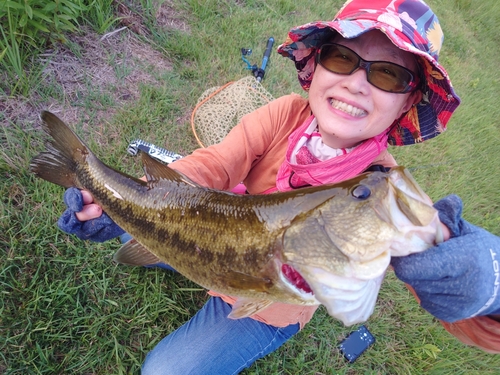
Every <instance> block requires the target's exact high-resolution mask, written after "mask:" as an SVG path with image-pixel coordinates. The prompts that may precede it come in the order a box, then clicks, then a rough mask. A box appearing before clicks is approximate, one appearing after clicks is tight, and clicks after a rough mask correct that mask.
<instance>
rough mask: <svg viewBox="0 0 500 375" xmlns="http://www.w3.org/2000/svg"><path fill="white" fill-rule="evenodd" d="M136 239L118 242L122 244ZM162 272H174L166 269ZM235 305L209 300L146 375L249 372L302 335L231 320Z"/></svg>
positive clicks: (166, 342) (145, 368)
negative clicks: (292, 338) (266, 356)
mask: <svg viewBox="0 0 500 375" xmlns="http://www.w3.org/2000/svg"><path fill="white" fill-rule="evenodd" d="M131 238H132V237H131V236H130V234H128V233H124V234H122V235H121V236H120V240H121V242H122V243H125V242H127V241H129V240H130V239H131ZM146 267H160V268H163V269H165V270H171V271H175V269H173V268H172V267H170V266H169V265H168V264H164V263H158V264H154V265H150V266H146ZM231 309H232V307H231V305H229V304H227V303H226V302H224V301H223V300H222V299H221V298H219V297H211V298H210V299H209V300H208V301H207V303H206V304H205V306H203V308H202V309H201V310H200V311H198V312H197V313H196V314H195V316H193V317H192V318H191V319H190V320H189V321H188V322H187V323H185V324H184V325H182V326H181V327H180V328H178V329H176V330H175V331H174V332H172V333H171V334H169V335H168V336H167V337H165V338H164V339H163V340H161V341H160V342H159V343H158V344H157V345H156V346H155V347H154V348H153V350H152V351H151V352H149V353H148V355H147V356H146V360H145V361H144V364H143V365H142V371H141V373H142V375H169V374H175V375H198V374H200V375H212V374H214V375H215V374H216V375H225V374H237V373H239V372H240V371H241V370H243V369H244V368H247V367H250V366H251V365H252V363H254V362H255V361H256V360H258V359H259V358H262V357H264V356H265V355H266V354H269V353H271V352H273V351H275V350H276V349H278V348H279V347H280V346H281V345H283V344H284V343H285V342H286V341H287V340H288V339H289V338H290V337H292V336H293V335H294V334H296V333H297V332H298V331H299V328H300V327H299V324H298V323H297V324H292V325H289V326H287V327H284V328H279V327H274V326H271V325H268V324H264V323H261V322H258V321H257V320H254V319H250V318H243V319H237V320H233V319H229V318H228V317H227V316H228V315H229V313H230V312H231Z"/></svg>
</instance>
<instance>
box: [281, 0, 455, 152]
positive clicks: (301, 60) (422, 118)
mask: <svg viewBox="0 0 500 375" xmlns="http://www.w3.org/2000/svg"><path fill="white" fill-rule="evenodd" d="M370 30H380V31H382V32H383V33H384V34H385V35H386V36H387V37H388V38H389V39H390V40H391V41H392V42H393V43H394V44H395V45H396V46H397V47H399V48H400V49H402V50H404V51H408V52H411V53H413V54H415V55H417V56H419V57H420V58H419V59H417V60H418V62H419V64H420V71H421V76H422V77H423V78H425V82H424V85H423V86H422V85H421V90H422V91H423V98H422V100H421V102H420V103H418V104H417V105H416V106H413V107H412V108H411V109H410V110H409V111H408V112H407V113H406V115H405V116H404V117H403V118H401V119H400V120H399V121H398V123H397V124H395V126H393V127H391V131H390V133H389V143H390V144H392V145H395V146H404V145H410V144H415V143H420V142H423V141H425V140H427V139H430V138H433V137H435V136H437V135H439V134H441V133H442V132H443V131H444V130H445V129H446V124H447V122H448V120H449V119H450V117H451V115H452V113H453V111H455V109H456V108H457V107H458V105H459V104H460V98H459V97H458V95H457V94H456V93H455V91H454V90H453V86H452V84H451V81H450V79H449V77H448V73H446V70H445V69H444V68H443V67H442V66H441V65H440V64H439V63H438V57H439V51H440V49H441V46H442V43H443V40H444V36H443V32H442V30H441V26H440V25H439V20H438V18H437V17H436V15H435V14H434V13H433V11H432V10H431V9H430V8H429V6H428V5H427V4H426V3H424V2H423V1H421V0H392V1H390V0H349V1H347V2H346V3H345V4H344V5H343V7H342V8H341V9H340V11H339V12H338V13H337V15H336V16H335V18H334V19H333V21H316V22H311V23H308V24H305V25H302V26H299V27H295V28H293V29H291V30H290V32H289V33H288V38H287V40H286V41H285V42H284V43H283V44H282V45H280V46H279V47H278V53H280V54H281V55H283V56H285V57H288V58H290V59H291V60H293V61H294V62H295V67H296V68H297V72H298V78H299V82H300V84H301V85H302V88H303V89H304V90H306V91H307V90H309V87H310V85H311V80H312V77H313V74H314V69H315V55H316V51H317V50H318V49H319V48H320V47H321V45H322V44H323V43H325V42H328V41H329V40H331V38H332V36H333V35H335V32H338V33H339V34H340V35H341V36H342V37H344V38H346V39H351V38H356V37H358V36H360V35H361V34H363V33H366V32H367V31H370Z"/></svg>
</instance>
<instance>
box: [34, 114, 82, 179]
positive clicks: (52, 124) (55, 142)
mask: <svg viewBox="0 0 500 375" xmlns="http://www.w3.org/2000/svg"><path fill="white" fill-rule="evenodd" d="M40 118H41V119H42V121H43V125H42V127H43V130H44V131H45V132H46V133H47V134H48V135H49V136H50V137H51V139H50V140H49V141H48V142H47V144H46V150H45V151H44V152H42V153H40V154H38V155H37V156H35V157H34V158H33V159H32V160H31V163H30V170H31V171H32V172H33V173H34V174H35V175H37V176H38V177H40V178H43V179H44V180H46V181H49V182H52V183H54V184H57V185H61V186H64V187H72V186H74V187H78V188H81V186H79V185H80V184H79V183H78V179H77V176H76V170H77V168H78V165H79V164H82V163H85V160H86V158H87V156H88V155H89V154H91V152H90V150H89V149H88V148H87V146H85V144H84V143H83V142H82V141H81V140H80V138H78V136H77V135H76V134H75V133H74V132H73V131H72V130H71V129H70V128H69V127H68V126H67V125H66V124H65V123H64V122H63V121H61V120H60V119H59V118H58V117H57V116H56V115H54V114H53V113H50V112H47V111H43V112H42V113H41V116H40Z"/></svg>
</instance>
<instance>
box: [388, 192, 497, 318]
mask: <svg viewBox="0 0 500 375" xmlns="http://www.w3.org/2000/svg"><path fill="white" fill-rule="evenodd" d="M434 207H435V208H436V209H437V210H438V211H439V219H440V220H441V222H442V223H443V224H445V225H446V226H447V227H448V228H449V229H450V232H451V237H450V239H449V240H448V241H445V242H443V243H441V244H439V245H437V246H435V247H433V248H431V249H429V250H426V251H424V252H422V253H417V254H411V255H408V256H406V257H393V258H392V259H391V264H392V266H393V267H394V271H395V273H396V276H397V277H398V278H399V279H400V280H402V281H403V282H405V283H407V284H409V285H410V286H412V287H413V288H414V289H415V292H416V293H417V295H418V297H419V298H420V303H421V306H422V307H423V308H424V309H425V310H427V311H428V312H429V313H431V314H432V315H434V316H435V317H436V318H438V319H441V320H443V321H446V322H455V321H458V320H462V319H467V318H471V317H474V316H479V315H490V314H499V313H500V297H499V287H500V238H499V237H497V236H495V235H493V234H491V233H489V232H487V231H486V230H484V229H482V228H479V227H476V226H474V225H472V224H470V223H468V222H467V221H465V220H464V219H462V218H461V215H462V201H461V199H460V198H459V197H458V196H456V195H450V196H448V197H446V198H444V199H442V200H440V201H438V202H436V204H435V205H434Z"/></svg>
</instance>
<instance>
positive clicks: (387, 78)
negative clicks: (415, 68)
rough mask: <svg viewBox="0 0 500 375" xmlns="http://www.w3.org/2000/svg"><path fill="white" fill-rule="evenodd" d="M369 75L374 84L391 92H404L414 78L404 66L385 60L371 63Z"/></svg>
mask: <svg viewBox="0 0 500 375" xmlns="http://www.w3.org/2000/svg"><path fill="white" fill-rule="evenodd" d="M368 76H369V77H368V78H369V79H368V81H370V83H371V84H372V85H374V86H375V87H378V88H379V89H382V90H385V91H390V92H404V91H405V90H406V89H407V87H408V84H409V83H410V82H411V80H412V76H411V74H410V73H409V72H408V71H407V70H406V69H404V68H403V67H401V66H398V65H396V64H391V63H384V62H377V63H373V64H371V66H370V72H369V74H368Z"/></svg>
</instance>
